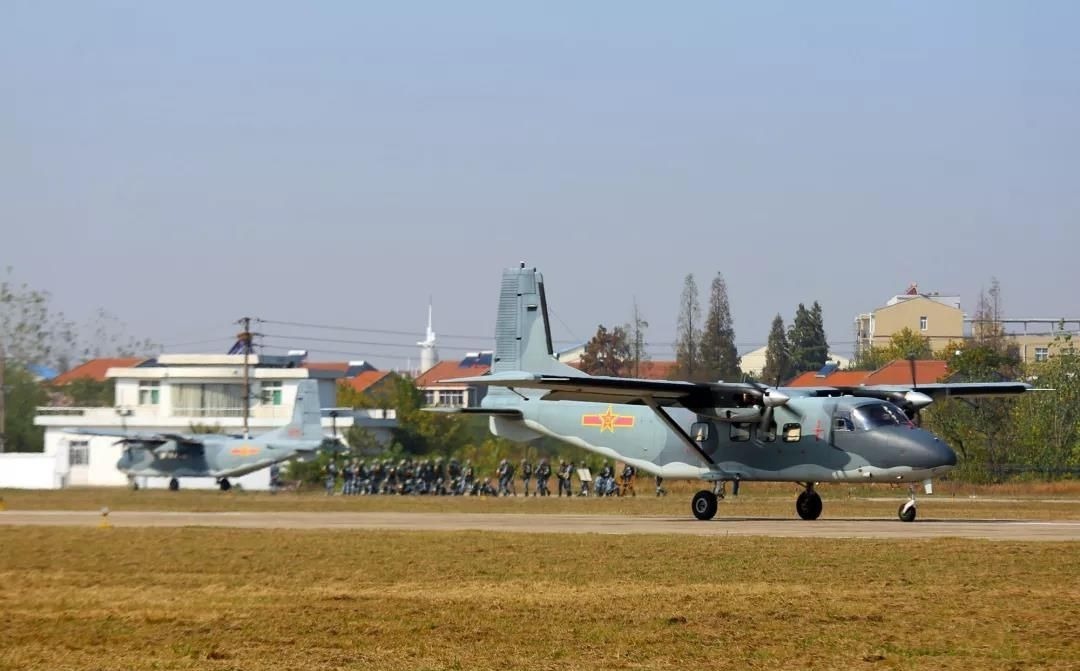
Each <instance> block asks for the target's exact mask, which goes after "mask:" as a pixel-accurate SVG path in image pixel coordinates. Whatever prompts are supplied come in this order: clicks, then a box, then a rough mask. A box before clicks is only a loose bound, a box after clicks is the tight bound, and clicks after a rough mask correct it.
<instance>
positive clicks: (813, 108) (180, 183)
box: [0, 0, 1080, 367]
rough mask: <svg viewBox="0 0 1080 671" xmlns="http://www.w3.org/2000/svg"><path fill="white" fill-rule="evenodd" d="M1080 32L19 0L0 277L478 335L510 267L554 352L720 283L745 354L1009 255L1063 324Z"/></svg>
mask: <svg viewBox="0 0 1080 671" xmlns="http://www.w3.org/2000/svg"><path fill="white" fill-rule="evenodd" d="M1078 25H1080V3H1073V2H1059V3H1055V2H1038V3H1020V2H987V1H979V2H949V3H940V2H896V3H881V2H874V3H867V2H842V3H841V2H837V3H799V2H792V3H783V4H774V3H764V2H755V3H746V6H735V5H733V4H731V3H714V2H701V3H691V2H685V3H655V2H652V3H644V2H643V3H633V2H590V3H580V2H565V3H535V5H533V6H531V7H525V6H523V5H522V3H506V2H490V3H472V2H426V3H409V2H401V3H356V2H320V3H311V5H309V6H304V5H300V4H297V3H285V2H266V1H259V2H227V3H219V2H174V3H145V2H91V1H88V2H49V1H42V0H35V1H33V2H21V1H12V0H7V1H6V2H3V3H2V4H0V101H2V103H3V104H0V226H2V231H3V234H2V237H0V240H2V243H0V265H11V266H13V267H14V269H15V274H16V276H17V277H18V278H20V279H22V280H25V281H27V282H29V283H31V284H32V285H34V286H36V287H39V288H42V289H47V290H49V291H51V292H52V293H53V295H54V301H55V304H56V307H58V308H60V309H63V310H64V311H65V312H67V313H68V314H69V315H72V316H74V317H77V318H81V317H85V316H86V315H89V314H90V313H91V312H92V311H93V310H94V309H95V308H97V307H104V308H106V309H107V310H109V311H111V312H113V313H114V314H116V315H118V316H119V317H120V318H121V319H122V320H124V321H125V322H127V324H128V326H129V330H130V332H131V333H132V335H135V336H140V337H150V338H153V339H155V340H157V341H159V342H163V343H166V344H169V343H181V342H187V341H197V340H200V339H209V338H220V347H219V346H218V345H217V344H214V345H212V346H210V347H211V349H222V350H223V349H224V348H227V347H228V345H229V342H228V341H229V338H230V336H231V335H232V334H233V333H234V327H233V326H232V324H231V322H232V321H233V320H235V319H236V318H237V317H239V316H241V315H245V314H247V315H252V316H259V317H263V318H266V319H275V320H286V321H296V322H312V323H319V324H332V325H348V326H353V327H357V328H372V329H386V330H406V331H408V330H413V331H416V333H417V337H418V336H419V335H420V332H421V331H422V330H423V326H424V319H425V316H426V314H425V313H426V306H427V301H428V296H429V295H431V296H433V298H434V303H435V315H436V324H435V325H436V330H437V331H439V332H441V333H446V334H462V335H474V334H477V335H486V334H488V333H490V332H491V330H492V328H493V322H494V311H495V300H496V297H497V290H498V286H497V284H498V280H499V274H500V269H501V268H502V267H504V266H508V265H514V264H516V263H517V262H518V261H520V260H524V261H527V262H528V263H529V264H530V265H536V266H539V267H540V268H541V269H542V270H543V271H544V272H545V275H546V277H547V281H548V288H549V293H550V298H551V302H552V307H553V308H554V310H555V312H556V313H557V315H558V318H557V319H556V320H555V321H556V323H555V335H556V337H557V338H558V339H561V340H573V339H575V338H577V339H582V340H584V339H586V338H588V337H589V336H590V335H591V333H592V332H593V331H594V330H595V327H596V325H597V324H598V323H605V324H613V323H619V322H623V321H626V320H627V319H628V318H629V313H630V306H631V302H632V300H633V299H634V297H635V296H636V297H637V300H638V302H639V304H640V305H641V309H642V311H643V312H644V314H645V316H646V317H647V318H648V320H649V321H650V323H651V328H650V331H649V336H650V339H651V340H652V341H654V342H657V343H663V342H668V341H670V340H672V339H673V337H674V331H675V313H676V303H677V300H678V296H679V292H680V289H681V287H682V282H683V277H684V275H685V274H686V273H687V272H693V273H695V274H696V275H697V277H698V283H699V285H700V286H701V288H702V292H703V296H702V298H703V299H704V298H705V296H704V293H705V291H706V290H707V286H708V283H709V281H710V279H711V277H712V275H713V274H714V273H715V272H717V271H721V272H723V273H724V275H725V277H726V279H727V282H728V287H729V292H730V297H731V303H732V308H733V313H734V317H735V327H736V334H737V340H738V341H739V342H740V343H744V344H745V345H746V346H744V347H742V348H741V349H743V350H745V349H748V347H749V346H750V345H752V344H754V343H763V342H764V340H765V338H766V335H767V333H768V327H769V322H770V320H771V318H772V316H773V315H774V314H776V313H777V312H780V313H781V314H783V315H784V317H785V319H788V320H789V319H790V317H791V315H792V314H793V312H794V308H795V306H796V304H797V303H799V302H800V301H805V302H810V301H813V300H815V299H817V300H820V301H821V303H822V305H823V306H824V310H825V316H826V326H827V330H828V334H829V336H830V340H832V341H833V342H837V343H850V341H851V340H852V326H851V323H852V319H853V317H854V315H855V314H856V313H858V312H862V311H867V310H870V309H872V308H874V307H876V306H878V305H880V304H882V303H883V302H884V301H885V300H886V299H887V298H888V297H890V296H891V295H893V294H895V293H899V292H902V291H903V290H904V288H905V287H906V286H907V285H908V283H909V282H912V281H918V282H919V285H920V287H921V288H922V289H925V290H939V291H942V292H955V293H959V294H960V295H961V296H962V299H963V302H964V307H965V308H966V309H969V310H970V309H972V308H973V306H974V301H975V297H976V295H977V293H978V291H979V289H980V288H981V287H984V286H986V285H988V283H989V280H990V278H991V276H997V277H998V278H999V279H1000V280H1001V283H1002V287H1003V290H1004V297H1005V308H1006V311H1007V313H1009V314H1010V315H1026V316H1051V317H1053V316H1060V315H1068V316H1073V317H1075V316H1077V313H1080V305H1078V303H1080V301H1078V299H1077V286H1078V280H1080V271H1078V269H1077V252H1078V250H1080V226H1078V224H1080V188H1078V183H1080V182H1078V180H1080V39H1077V35H1076V27H1077V26H1078ZM261 328H262V330H264V331H266V332H271V326H270V325H266V326H263V327H261ZM272 332H274V333H278V334H285V333H295V334H301V335H308V336H313V335H314V336H321V337H325V338H331V339H341V340H358V341H367V342H395V343H405V344H408V343H412V342H413V341H414V340H415V339H416V338H415V337H413V336H397V335H391V334H384V335H376V334H363V333H355V332H354V333H349V332H341V333H334V332H315V331H312V330H304V329H298V328H293V329H289V328H286V327H283V326H274V327H273V329H272ZM268 342H269V340H268ZM295 344H296V345H297V346H306V347H308V348H309V349H311V350H313V352H316V351H317V350H320V349H321V350H324V352H316V353H315V354H314V355H313V356H314V358H320V359H330V358H338V359H340V358H346V357H347V356H348V355H346V354H339V353H336V352H348V353H351V354H352V358H360V357H364V356H366V357H367V358H370V359H372V360H374V361H375V362H376V363H377V364H379V365H381V366H383V367H392V366H403V365H404V364H405V363H406V361H405V359H404V357H406V356H411V357H413V362H414V363H415V357H416V353H415V349H412V348H387V347H377V346H373V345H361V344H356V343H351V344H341V343H339V344H329V343H323V344H321V345H320V344H316V343H315V342H313V341H299V340H297V341H295ZM443 344H444V345H445V346H446V347H444V349H443V354H444V358H447V357H449V356H454V355H456V354H457V353H458V352H457V351H456V350H451V349H448V348H449V347H450V346H461V347H469V346H484V345H488V344H489V343H488V342H487V341H484V340H479V341H478V340H476V339H457V340H443ZM180 349H200V348H199V347H186V348H185V347H181V348H180ZM835 349H836V350H838V351H841V352H843V351H846V350H850V345H849V344H839V345H838V346H837V347H836V348H835ZM328 350H335V351H336V352H330V351H328ZM654 350H655V351H654V357H658V358H659V357H663V356H665V355H666V354H670V349H669V348H667V347H664V346H659V347H656V348H654Z"/></svg>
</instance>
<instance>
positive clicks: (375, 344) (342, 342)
mask: <svg viewBox="0 0 1080 671" xmlns="http://www.w3.org/2000/svg"><path fill="white" fill-rule="evenodd" d="M263 337H264V338H275V339H277V340H285V341H294V342H295V341H299V342H321V343H330V344H333V345H363V346H365V347H397V348H405V349H413V350H415V349H417V346H416V345H415V344H413V343H394V342H372V341H368V340H346V339H343V338H316V337H313V336H301V335H280V334H275V333H266V334H263ZM439 349H441V350H451V351H455V352H479V351H484V350H487V349H491V346H490V345H487V346H480V347H463V346H460V345H451V346H444V345H439Z"/></svg>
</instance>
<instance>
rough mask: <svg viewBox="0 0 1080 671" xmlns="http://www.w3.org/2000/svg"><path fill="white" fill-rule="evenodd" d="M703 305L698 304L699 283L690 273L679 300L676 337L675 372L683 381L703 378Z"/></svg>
mask: <svg viewBox="0 0 1080 671" xmlns="http://www.w3.org/2000/svg"><path fill="white" fill-rule="evenodd" d="M700 324H701V305H700V304H699V303H698V289H697V282H696V281H695V280H694V274H693V273H690V274H689V275H687V276H686V280H685V281H684V282H683V290H682V296H681V297H680V298H679V323H678V330H677V333H676V336H675V371H674V375H675V377H677V378H678V379H681V380H698V379H700V378H701V372H702V371H701V352H700V342H701V325H700Z"/></svg>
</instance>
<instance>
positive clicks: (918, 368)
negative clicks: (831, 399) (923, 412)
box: [786, 359, 948, 387]
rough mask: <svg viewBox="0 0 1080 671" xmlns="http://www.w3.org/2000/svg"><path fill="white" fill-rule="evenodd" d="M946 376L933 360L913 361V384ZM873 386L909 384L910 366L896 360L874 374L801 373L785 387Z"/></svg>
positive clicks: (944, 368)
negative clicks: (819, 375) (825, 374)
mask: <svg viewBox="0 0 1080 671" xmlns="http://www.w3.org/2000/svg"><path fill="white" fill-rule="evenodd" d="M947 374H948V366H947V364H946V362H944V361H938V360H936V359H927V360H920V361H916V362H915V382H916V384H930V383H932V382H938V381H940V380H941V379H942V378H944V377H945V376H946V375H947ZM874 384H893V385H909V384H911V364H910V363H909V362H908V361H907V360H905V359H898V360H896V361H893V362H890V363H887V364H885V365H884V366H882V367H881V368H879V369H877V370H875V371H867V370H838V371H835V372H833V373H831V374H829V375H827V376H825V377H818V374H817V373H816V372H814V371H810V372H808V373H803V374H802V375H800V376H798V377H797V378H795V379H794V380H792V381H791V382H789V383H788V384H787V385H786V386H788V387H857V386H859V385H874Z"/></svg>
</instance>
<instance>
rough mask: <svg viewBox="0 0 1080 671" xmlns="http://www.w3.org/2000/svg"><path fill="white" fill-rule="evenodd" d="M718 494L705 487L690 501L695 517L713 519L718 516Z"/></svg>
mask: <svg viewBox="0 0 1080 671" xmlns="http://www.w3.org/2000/svg"><path fill="white" fill-rule="evenodd" d="M716 508H717V503H716V494H713V493H712V492H710V491H709V490H707V489H703V490H701V491H700V492H698V493H697V494H694V498H693V499H692V500H691V501H690V510H692V511H694V517H696V518H698V519H699V520H702V521H704V520H711V519H712V518H714V517H716Z"/></svg>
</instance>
